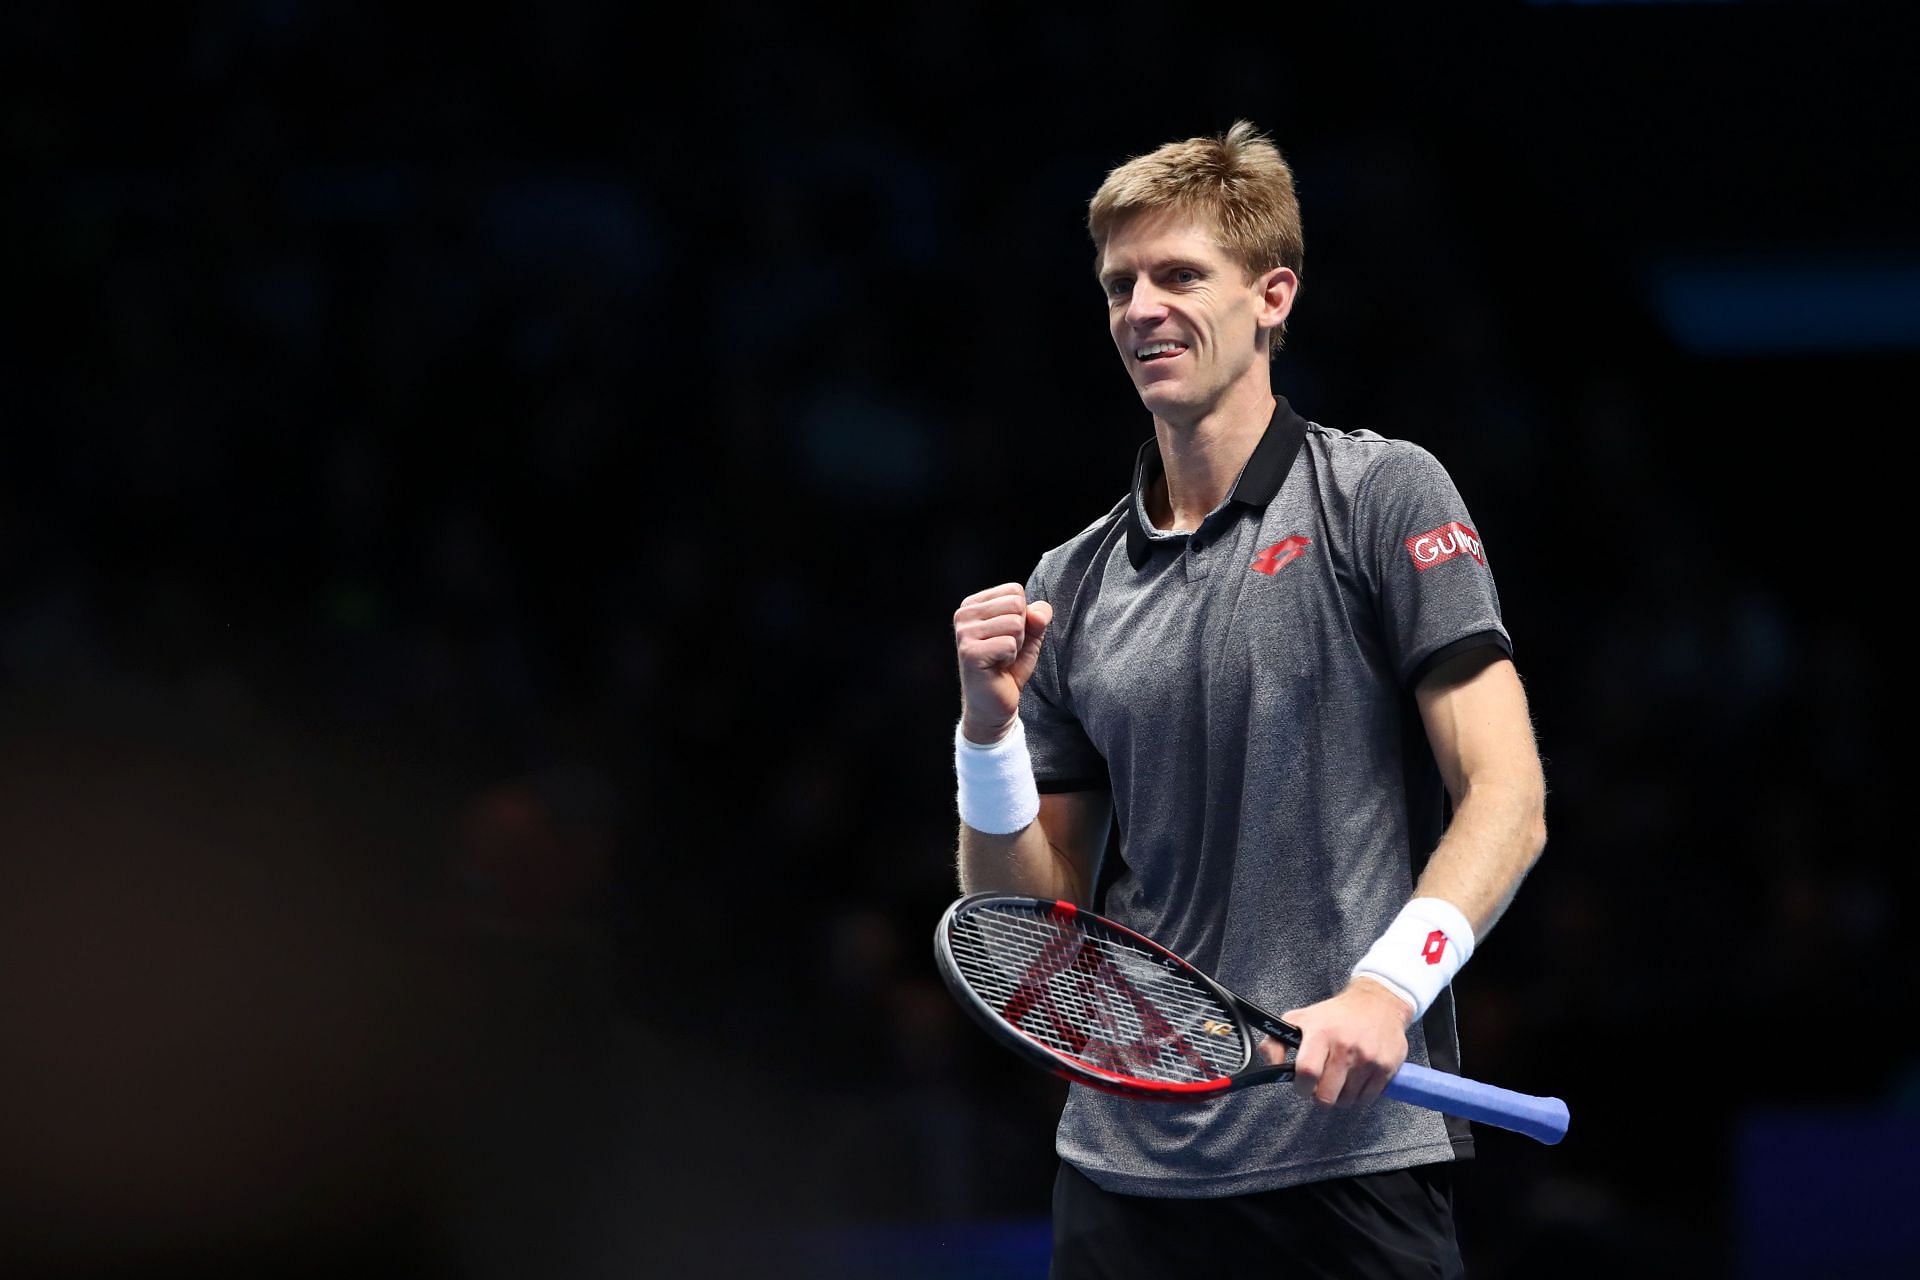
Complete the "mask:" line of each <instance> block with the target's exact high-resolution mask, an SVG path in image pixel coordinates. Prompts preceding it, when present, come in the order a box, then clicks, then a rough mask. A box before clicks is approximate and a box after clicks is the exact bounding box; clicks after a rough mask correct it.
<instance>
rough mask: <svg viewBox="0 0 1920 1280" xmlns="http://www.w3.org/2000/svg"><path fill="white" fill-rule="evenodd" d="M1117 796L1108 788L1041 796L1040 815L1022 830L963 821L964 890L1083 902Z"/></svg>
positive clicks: (961, 837) (961, 885)
mask: <svg viewBox="0 0 1920 1280" xmlns="http://www.w3.org/2000/svg"><path fill="white" fill-rule="evenodd" d="M1112 816H1113V798H1112V797H1111V796H1109V795H1108V794H1107V793H1106V792H1104V791H1067V792H1062V793H1061V794H1059V795H1050V796H1041V797H1040V816H1039V818H1037V819H1036V820H1035V821H1034V822H1033V824H1032V825H1030V826H1028V827H1027V828H1026V829H1025V830H1024V831H1019V832H1016V833H1015V834H1013V835H1010V836H995V835H988V834H987V833H986V832H984V831H975V830H974V829H973V828H972V827H969V826H968V825H967V824H966V823H964V822H963V823H961V824H960V892H962V893H979V892H981V891H982V890H985V889H993V890H998V891H1001V892H1005V893H1026V894H1032V895H1033V896H1034V897H1037V898H1064V899H1066V900H1067V901H1069V902H1073V903H1077V904H1078V905H1080V906H1088V905H1090V904H1089V902H1088V901H1087V898H1088V895H1089V894H1090V893H1091V892H1092V889H1093V885H1092V883H1091V876H1092V873H1093V867H1094V864H1095V862H1096V861H1097V859H1098V858H1099V856H1100V848H1101V846H1102V845H1103V844H1104V843H1105V842H1106V838H1107V824H1108V822H1109V821H1110V820H1111V819H1112Z"/></svg>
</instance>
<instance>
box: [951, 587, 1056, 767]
mask: <svg viewBox="0 0 1920 1280" xmlns="http://www.w3.org/2000/svg"><path fill="white" fill-rule="evenodd" d="M1052 621H1053V606H1052V605H1050V604H1048V603H1047V602H1046V601H1044V600H1042V601H1040V602H1039V603H1037V604H1028V603H1027V592H1026V589H1025V588H1024V587H1022V586H1021V585H1020V584H1019V583H1017V582H1010V583H1007V584H1006V585H1004V586H999V587H992V588H989V589H988V590H986V591H980V592H976V593H974V594H973V595H970V596H968V597H967V598H966V599H965V600H962V601H961V602H960V607H959V609H957V610H955V611H954V615H953V642H954V645H955V646H956V647H957V648H958V649H959V651H960V731H961V732H962V733H964V734H965V735H966V737H967V740H968V741H969V742H977V743H980V744H981V745H982V746H985V745H987V744H989V743H994V742H998V741H999V740H1000V739H1002V738H1004V737H1006V736H1007V733H1008V732H1009V731H1010V730H1011V729H1012V728H1013V722H1014V720H1015V719H1016V718H1018V716H1019V714H1020V690H1021V689H1023V688H1025V687H1026V683H1027V681H1028V680H1029V679H1030V678H1031V677H1032V676H1033V668H1034V664H1035V663H1037V662H1038V661H1039V660H1040V641H1041V638H1042V637H1044V636H1045V635H1046V634H1047V624H1048V623H1050V622H1052Z"/></svg>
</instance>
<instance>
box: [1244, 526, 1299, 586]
mask: <svg viewBox="0 0 1920 1280" xmlns="http://www.w3.org/2000/svg"><path fill="white" fill-rule="evenodd" d="M1312 545H1313V539H1312V538H1303V537H1301V536H1300V535H1299V534H1297V533H1296V534H1294V535H1293V536H1292V537H1291V538H1283V539H1281V540H1280V541H1279V542H1276V543H1274V544H1273V545H1272V546H1270V547H1268V548H1267V549H1266V550H1265V551H1262V552H1261V553H1260V554H1259V555H1257V556H1255V557H1254V560H1253V563H1252V564H1250V565H1248V566H1247V568H1249V569H1251V570H1253V571H1254V572H1255V573H1264V574H1267V575H1268V576H1272V575H1273V574H1276V573H1278V572H1280V570H1282V569H1284V568H1285V567H1286V566H1288V565H1290V564H1292V563H1293V562H1294V561H1295V560H1298V559H1299V558H1300V556H1301V554H1302V553H1304V552H1305V551H1306V549H1307V548H1308V547H1310V546H1312Z"/></svg>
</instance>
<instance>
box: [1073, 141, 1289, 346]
mask: <svg viewBox="0 0 1920 1280" xmlns="http://www.w3.org/2000/svg"><path fill="white" fill-rule="evenodd" d="M1158 209H1178V210H1180V211H1181V212H1183V213H1190V214H1197V215H1199V216H1200V217H1202V218H1204V219H1205V220H1206V221H1207V223H1208V224H1209V225H1211V227H1212V228H1213V233H1214V236H1215V238H1216V239H1217V240H1218V242H1219V244H1220V247H1221V249H1223V250H1225V252H1226V254H1227V256H1228V257H1229V258H1232V259H1233V260H1234V261H1235V262H1237V263H1239V264H1240V267H1241V269H1242V270H1244V271H1245V272H1246V273H1247V279H1248V280H1252V279H1253V278H1254V277H1255V276H1258V275H1260V274H1262V273H1263V272H1267V271H1271V270H1273V269H1274V268H1275V267H1286V268H1287V269H1288V270H1290V271H1292V272H1293V273H1294V274H1295V275H1296V276H1297V275H1299V274H1300V271H1301V266H1302V264H1303V262H1304V260H1305V258H1306V252H1307V245H1306V236H1305V233H1304V232H1303V231H1302V230H1301V227H1300V200H1299V198H1298V197H1297V196H1296V195H1295V194H1294V189H1293V170H1292V169H1290V168H1289V167H1288V166H1287V162H1286V160H1285V159H1283V158H1282V157H1281V155H1280V149H1279V148H1278V147H1276V146H1274V145H1273V143H1272V142H1271V141H1269V140H1268V139H1267V137H1266V135H1264V134H1262V133H1261V132H1260V131H1259V130H1257V129H1255V128H1254V127H1253V125H1252V124H1251V123H1249V122H1248V121H1245V120H1236V121H1234V122H1233V127H1232V128H1231V129H1228V130H1227V131H1226V133H1225V134H1223V135H1221V136H1220V137H1217V138H1188V139H1187V140H1186V141H1185V142H1169V143H1167V144H1166V145H1165V146H1163V147H1161V148H1159V149H1158V150H1156V151H1151V152H1148V153H1147V154H1146V155H1143V156H1135V157H1133V158H1132V159H1131V160H1128V161H1127V162H1126V163H1125V164H1123V165H1121V166H1120V167H1119V168H1117V169H1115V170H1114V171H1113V172H1112V173H1109V174H1108V175H1107V180H1106V181H1105V182H1103V183H1101V184H1100V189H1099V190H1098V191H1096V192H1094V194H1093V199H1092V200H1091V201H1089V202H1088V204H1087V232H1088V233H1089V234H1090V235H1092V237H1093V246H1094V270H1095V271H1098V270H1099V269H1100V264H1101V262H1102V260H1103V259H1104V258H1105V256H1106V252H1107V238H1108V237H1109V236H1110V235H1112V234H1113V230H1114V228H1115V227H1117V226H1119V225H1120V223H1121V222H1122V221H1124V220H1125V219H1127V218H1129V217H1131V216H1133V215H1134V214H1136V213H1143V212H1147V211H1150V210H1158ZM1286 335H1287V326H1286V324H1285V322H1284V321H1283V322H1282V323H1281V324H1280V327H1279V328H1277V329H1275V330H1274V331H1273V335H1272V338H1271V340H1270V341H1271V347H1270V350H1271V351H1278V350H1280V348H1281V346H1282V344H1283V343H1284V342H1285V341H1286Z"/></svg>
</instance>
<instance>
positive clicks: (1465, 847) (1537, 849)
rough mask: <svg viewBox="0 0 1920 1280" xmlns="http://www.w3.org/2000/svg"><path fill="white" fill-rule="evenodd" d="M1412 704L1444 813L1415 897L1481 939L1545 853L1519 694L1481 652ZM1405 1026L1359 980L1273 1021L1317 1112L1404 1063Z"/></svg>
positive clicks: (1443, 670) (1509, 666)
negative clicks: (1444, 798) (1445, 911)
mask: <svg viewBox="0 0 1920 1280" xmlns="http://www.w3.org/2000/svg"><path fill="white" fill-rule="evenodd" d="M1414 699H1415V701H1416V702H1417V703H1418V704H1419V707H1420V717H1421V720H1422V722H1423V723H1424V724H1425V726H1426V730H1427V740H1428V742H1429V743H1430V744H1431V745H1432V747H1433V754H1434V760H1435V762H1436V763H1437V764H1438V765H1439V767H1440V776H1441V778H1442V779H1443V780H1444V781H1445V783H1446V786H1447V792H1448V794H1449V795H1450V796H1451V797H1452V799H1453V805H1454V814H1453V820H1452V821H1451V822H1450V823H1449V824H1448V825H1447V830H1446V833H1445V834H1444V835H1443V836H1442V837H1441V840H1440V844H1439V847H1437V848H1436V849H1435V850H1434V852H1433V856H1432V857H1431V858H1430V859H1429V860H1428V862H1427V867H1426V870H1425V871H1424V872H1422V874H1421V876H1420V882H1419V884H1418V886H1417V887H1416V888H1415V891H1414V896H1415V897H1426V898H1441V899H1444V900H1445V901H1447V902H1449V903H1451V904H1453V906H1455V907H1456V908H1458V909H1459V911H1460V912H1461V914H1462V915H1464V916H1466V918H1467V921H1468V923H1470V924H1471V925H1472V926H1473V931H1474V936H1475V938H1476V939H1478V938H1483V937H1485V936H1486V932H1487V931H1488V930H1489V929H1491V928H1492V927H1493V925H1494V922H1495V921H1497V920H1498V919H1499V918H1500V915H1501V913H1502V912H1503V911H1505V910H1506V908H1507V904H1508V903H1509V902H1511V901H1512V900H1513V895H1514V893H1515V891H1517V890H1518V889H1519V887H1520V881H1521V880H1522V878H1524V877H1525V875H1526V873H1527V871H1528V870H1529V869H1530V868H1531V867H1532V866H1533V864H1534V861H1535V860H1536V859H1537V858H1539V856H1540V853H1541V851H1542V850H1543V849H1544V848H1545V847H1546V840H1547V827H1546V782H1545V778H1544V775H1543V773H1542V770H1541V767H1540V755H1539V751H1538V750H1537V748H1536V747H1535V745H1534V738H1533V725H1532V721H1531V720H1530V719H1529V717H1528V714H1527V701H1526V694H1525V692H1524V691H1523V690H1522V689H1521V687H1520V677H1519V674H1518V673H1517V672H1516V671H1515V670H1514V667H1513V663H1512V662H1511V661H1509V660H1508V659H1507V658H1506V656H1505V655H1504V654H1501V653H1500V652H1499V651H1497V650H1494V649H1480V650H1475V651H1474V652H1471V653H1466V654H1462V655H1460V656H1459V657H1457V658H1455V659H1454V660H1453V661H1451V662H1448V663H1446V664H1444V665H1442V666H1440V667H1438V668H1436V669H1435V670H1434V671H1432V672H1431V673H1429V674H1428V676H1427V678H1426V679H1425V680H1423V681H1421V683H1420V685H1419V687H1418V688H1417V689H1415V690H1414ZM1413 1015H1414V1010H1413V1007H1412V1006H1411V1005H1409V1004H1408V1003H1407V1002H1406V1001H1405V1000H1403V999H1402V998H1400V996H1398V995H1397V994H1395V993H1394V992H1393V991H1392V990H1391V989H1389V988H1388V987H1386V986H1384V985H1382V984H1380V983H1378V982H1375V981H1374V980H1372V979H1370V978H1367V977H1356V978H1354V979H1353V980H1352V981H1351V982H1350V983H1348V985H1347V989H1346V990H1345V991H1343V992H1341V993H1340V994H1339V995H1337V996H1334V997H1333V998H1332V999H1330V1000H1323V1001H1321V1002H1320V1003H1319V1004H1315V1005H1309V1006H1308V1007H1307V1008H1305V1009H1297V1010H1293V1011H1291V1012H1289V1013H1286V1014H1284V1015H1283V1016H1284V1017H1285V1018H1286V1020H1287V1021H1289V1022H1292V1023H1294V1024H1295V1025H1297V1026H1299V1027H1300V1028H1301V1029H1302V1030H1303V1031H1306V1032H1307V1033H1308V1034H1307V1036H1306V1037H1305V1038H1304V1039H1303V1042H1302V1044H1301V1046H1300V1052H1299V1057H1298V1060H1297V1061H1296V1063H1295V1068H1294V1072H1295V1079H1296V1080H1297V1081H1298V1082H1299V1083H1300V1084H1301V1086H1302V1087H1303V1088H1310V1089H1312V1090H1313V1094H1314V1097H1315V1098H1316V1099H1318V1100H1319V1101H1321V1102H1324V1103H1334V1104H1342V1103H1349V1102H1364V1101H1370V1100H1371V1099H1373V1098H1375V1097H1377V1096H1379V1094H1380V1092H1381V1091H1382V1090H1384V1089H1385V1088H1386V1085H1387V1081H1388V1080H1389V1079H1391V1078H1392V1076H1393V1073H1394V1072H1395V1071H1397V1070H1399V1068H1400V1064H1401V1063H1402V1062H1404V1061H1405V1060H1406V1056H1407V1038H1406V1029H1407V1028H1408V1027H1409V1026H1411V1025H1412V1022H1413Z"/></svg>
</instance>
